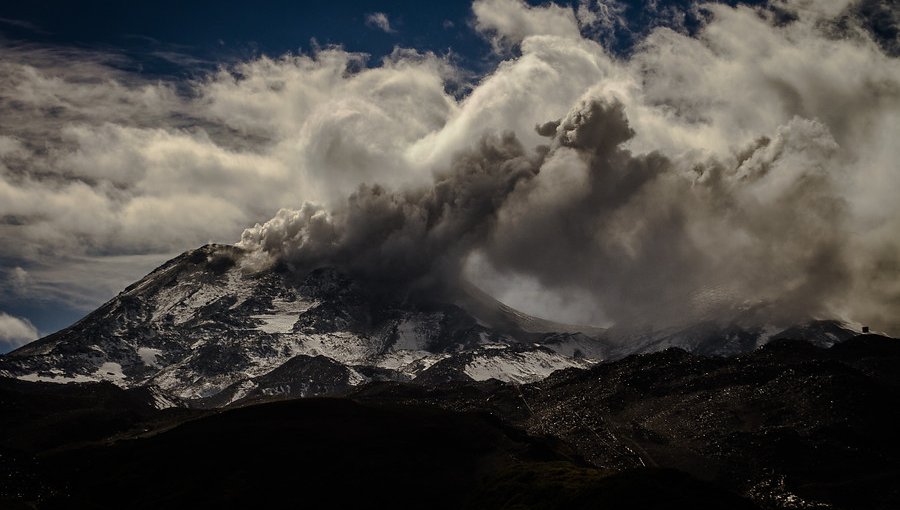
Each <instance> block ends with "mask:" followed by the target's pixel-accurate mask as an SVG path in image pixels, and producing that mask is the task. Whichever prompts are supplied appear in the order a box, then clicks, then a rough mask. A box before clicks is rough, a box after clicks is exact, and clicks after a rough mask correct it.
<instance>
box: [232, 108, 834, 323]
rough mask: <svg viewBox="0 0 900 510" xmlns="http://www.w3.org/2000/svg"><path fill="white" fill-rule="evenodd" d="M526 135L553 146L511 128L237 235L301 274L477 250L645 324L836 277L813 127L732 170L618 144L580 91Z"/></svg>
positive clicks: (816, 294) (821, 287) (827, 140)
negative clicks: (441, 161) (520, 138)
mask: <svg viewBox="0 0 900 510" xmlns="http://www.w3.org/2000/svg"><path fill="white" fill-rule="evenodd" d="M537 131H538V132H539V133H541V134H543V135H546V136H549V137H551V145H550V146H549V147H548V148H543V149H542V150H538V151H536V152H535V153H534V154H533V155H531V157H527V156H526V154H525V152H524V150H523V148H522V146H521V144H519V143H518V142H517V141H516V140H515V138H513V137H512V135H507V136H505V137H503V138H495V137H487V138H485V139H484V140H483V141H482V142H481V144H480V145H479V147H478V148H477V149H476V150H472V151H470V152H468V153H465V154H463V155H461V156H459V157H458V158H457V159H456V160H455V162H454V163H453V165H452V166H451V167H450V169H449V170H448V171H447V172H443V173H439V174H438V176H437V177H436V179H435V182H434V185H433V187H430V188H424V189H418V190H412V191H411V190H406V191H398V192H391V191H387V190H385V189H384V188H381V187H379V186H363V187H361V188H360V190H359V191H358V192H356V193H354V194H353V195H351V196H350V198H349V199H348V201H347V203H346V204H344V205H343V206H342V207H339V208H337V209H336V210H334V211H327V210H325V209H323V208H321V207H317V206H315V205H313V204H306V205H304V206H303V207H302V208H301V209H299V210H296V211H292V210H282V211H280V212H279V214H278V215H277V216H276V217H275V218H274V219H272V220H270V221H269V222H267V223H265V224H262V225H257V226H256V227H254V228H251V229H248V230H246V231H245V232H244V235H243V238H242V241H241V245H242V246H243V247H245V248H248V249H250V250H251V251H253V252H256V253H257V254H264V255H265V256H266V257H268V258H269V259H270V260H279V261H285V262H288V263H290V264H292V265H293V266H294V267H296V268H298V269H299V270H310V269H313V268H316V267H321V266H338V267H342V268H344V269H346V270H348V271H351V272H354V273H356V274H357V275H359V276H361V277H364V278H367V279H370V280H378V281H385V280H388V281H389V282H390V283H392V284H398V283H405V284H418V283H421V280H422V279H426V280H428V283H439V284H442V285H444V286H446V285H450V286H452V285H454V284H455V283H457V282H458V281H460V279H461V278H462V277H463V276H462V270H463V267H464V263H465V260H466V259H467V257H469V256H470V255H471V254H473V253H478V254H480V255H481V256H482V257H484V258H485V259H486V260H487V261H488V262H489V263H490V264H491V265H492V266H493V268H495V269H497V270H499V271H502V272H508V273H520V274H525V275H529V276H532V277H534V278H537V279H538V280H539V282H540V283H541V284H542V285H543V286H544V287H546V288H549V289H555V290H559V291H565V290H566V289H580V290H583V291H587V292H589V293H590V294H591V295H592V296H593V297H594V298H595V299H596V302H597V304H598V305H599V306H600V308H601V309H602V310H603V311H604V313H606V314H607V316H608V317H612V318H614V319H616V320H619V321H621V320H625V319H628V320H633V319H635V318H644V319H645V320H647V321H650V322H655V323H659V324H666V323H668V322H669V321H672V320H675V319H678V318H682V319H684V318H687V317H694V318H696V317H697V316H698V314H705V315H709V314H712V313H723V312H733V310H731V308H733V307H735V305H738V304H741V303H742V302H746V301H748V300H750V301H753V300H756V301H759V302H762V303H766V304H769V305H771V306H772V307H773V310H775V311H776V312H777V313H778V315H779V316H780V317H779V318H780V319H783V320H794V319H798V318H805V317H809V316H811V315H815V314H822V313H827V311H828V309H827V305H828V302H829V300H830V299H832V298H833V297H834V294H835V293H836V292H837V291H840V289H842V288H843V287H844V286H846V284H847V281H848V279H849V277H850V275H849V269H848V267H847V263H846V257H847V256H849V253H846V251H845V248H846V247H849V245H848V244H847V241H848V240H847V239H846V238H845V234H844V229H843V228H841V222H842V221H843V219H844V213H845V211H846V205H845V204H844V203H843V199H842V198H841V197H840V194H839V193H838V192H837V190H836V189H835V188H834V186H833V182H832V179H831V176H830V175H829V174H828V173H827V172H826V171H825V170H824V169H823V167H822V166H821V165H823V164H825V163H827V161H828V160H829V159H830V158H832V157H833V156H834V154H835V152H836V150H837V145H836V144H835V142H834V140H833V139H832V138H831V137H830V136H829V135H828V133H827V130H826V129H825V128H824V126H822V125H821V124H819V123H816V122H812V121H804V120H800V119H795V120H794V121H792V122H791V123H789V124H788V125H787V126H785V127H784V128H782V129H779V130H778V131H777V133H775V134H774V137H773V138H772V139H769V138H763V139H760V140H759V141H758V142H757V143H755V144H754V145H753V146H751V147H748V148H747V149H746V150H745V151H744V153H743V154H742V155H741V157H740V159H739V160H737V161H736V162H731V165H730V166H729V165H728V164H727V163H722V162H718V161H715V160H708V161H704V162H699V163H698V162H693V161H673V160H671V159H669V158H667V157H665V156H663V155H661V154H659V153H657V152H653V153H649V154H642V155H634V154H632V153H631V152H630V151H629V150H627V149H625V148H623V146H624V144H625V143H626V142H628V141H629V140H630V139H632V138H633V136H634V131H633V130H632V129H631V127H630V126H629V124H628V121H627V119H626V116H625V113H624V106H623V105H622V103H620V102H618V101H612V102H609V101H604V100H596V99H595V100H590V101H585V102H583V103H581V104H579V105H578V106H577V107H576V108H575V109H573V110H572V111H571V112H569V114H568V115H567V116H566V117H565V118H563V119H561V120H559V121H555V122H548V123H546V124H543V125H540V126H538V127H537ZM435 280H438V281H435Z"/></svg>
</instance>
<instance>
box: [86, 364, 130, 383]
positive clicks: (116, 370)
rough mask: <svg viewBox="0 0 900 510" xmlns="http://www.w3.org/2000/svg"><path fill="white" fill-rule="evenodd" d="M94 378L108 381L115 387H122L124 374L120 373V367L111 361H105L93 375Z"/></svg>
mask: <svg viewBox="0 0 900 510" xmlns="http://www.w3.org/2000/svg"><path fill="white" fill-rule="evenodd" d="M94 377H96V378H97V379H102V380H104V381H109V382H111V383H113V384H115V385H117V386H124V385H125V379H126V376H125V374H124V373H123V372H122V365H120V364H118V363H116V362H113V361H107V362H106V363H104V364H102V365H100V368H98V369H97V372H95V373H94Z"/></svg>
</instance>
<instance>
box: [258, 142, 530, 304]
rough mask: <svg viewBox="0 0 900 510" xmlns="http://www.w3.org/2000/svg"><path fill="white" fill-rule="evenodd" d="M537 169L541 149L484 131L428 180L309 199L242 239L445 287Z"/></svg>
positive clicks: (396, 279) (314, 260)
mask: <svg viewBox="0 0 900 510" xmlns="http://www.w3.org/2000/svg"><path fill="white" fill-rule="evenodd" d="M539 168H540V155H539V154H532V155H528V154H526V153H525V150H524V149H523V147H522V145H521V144H520V143H519V142H518V140H516V138H515V136H514V135H512V134H505V135H502V136H489V137H485V138H484V139H483V140H482V141H481V143H480V144H479V145H478V147H477V148H476V149H474V150H473V151H471V152H469V153H467V154H464V155H461V156H460V157H458V158H457V159H456V161H455V162H454V164H453V165H452V167H451V168H450V169H449V170H448V171H446V172H443V173H441V174H438V175H437V176H436V177H435V180H434V183H433V185H432V186H431V187H428V188H421V189H415V190H407V191H389V190H387V189H385V188H383V187H381V186H378V185H372V186H369V185H363V186H361V187H360V188H359V190H358V191H356V192H355V193H353V194H352V195H350V197H349V198H348V199H347V201H346V203H345V204H344V205H343V207H340V208H338V209H336V210H333V211H327V210H325V209H324V208H322V207H321V206H317V205H315V204H310V203H307V204H305V205H304V206H303V207H301V208H300V209H299V210H296V211H291V210H287V209H282V210H281V211H279V213H278V214H277V215H276V217H275V218H273V219H272V220H270V221H269V222H267V223H266V224H264V225H259V224H257V225H256V227H254V228H251V229H248V230H246V231H245V232H244V234H243V236H242V239H241V243H240V244H241V245H242V246H244V247H250V248H253V249H255V250H256V251H262V252H263V253H264V254H265V255H266V256H267V257H268V258H270V259H277V260H279V261H282V262H286V263H288V264H289V265H291V266H292V267H294V268H297V269H298V270H311V269H315V268H317V267H321V266H336V267H339V268H341V269H342V270H344V271H347V272H349V273H351V274H352V275H354V276H358V277H362V278H365V279H367V280H369V281H378V282H381V283H383V284H387V285H391V286H392V287H393V286H395V285H401V286H409V285H427V286H433V285H440V286H446V285H447V283H448V282H452V281H455V280H456V279H457V278H458V276H459V273H460V271H461V266H462V261H463V260H464V259H465V257H466V256H467V254H468V253H469V252H471V251H472V250H473V249H475V248H477V247H480V246H483V245H484V244H485V242H487V240H488V239H489V237H490V235H491V232H492V230H493V228H494V226H495V223H496V217H497V213H498V211H499V209H500V208H501V207H502V206H503V205H504V204H505V203H506V200H507V197H508V196H509V195H510V194H511V193H513V192H514V191H515V189H516V188H517V186H518V185H519V184H520V183H523V182H527V181H528V180H530V179H531V178H533V177H534V175H535V174H536V173H537V172H538V169H539Z"/></svg>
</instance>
